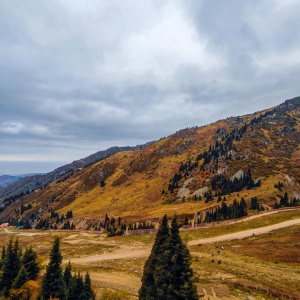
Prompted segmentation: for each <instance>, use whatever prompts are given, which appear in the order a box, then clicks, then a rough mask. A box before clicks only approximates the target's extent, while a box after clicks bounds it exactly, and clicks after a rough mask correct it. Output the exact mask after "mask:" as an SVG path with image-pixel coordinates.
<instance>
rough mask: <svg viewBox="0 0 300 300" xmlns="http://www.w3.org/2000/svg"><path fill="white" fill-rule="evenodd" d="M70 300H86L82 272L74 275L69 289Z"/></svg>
mask: <svg viewBox="0 0 300 300" xmlns="http://www.w3.org/2000/svg"><path fill="white" fill-rule="evenodd" d="M68 299H69V300H86V299H87V298H86V297H85V289H84V282H83V278H82V276H81V275H80V273H78V274H75V275H74V276H73V277H72V280H71V283H70V289H69V296H68Z"/></svg>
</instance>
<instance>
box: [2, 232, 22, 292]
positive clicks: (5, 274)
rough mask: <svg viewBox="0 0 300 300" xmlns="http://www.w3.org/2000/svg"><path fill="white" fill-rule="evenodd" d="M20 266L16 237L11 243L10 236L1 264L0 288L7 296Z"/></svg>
mask: <svg viewBox="0 0 300 300" xmlns="http://www.w3.org/2000/svg"><path fill="white" fill-rule="evenodd" d="M20 268H21V258H20V248H19V241H18V239H16V240H15V242H14V243H13V240H12V238H10V240H9V243H8V245H7V249H6V254H5V257H4V261H3V265H2V275H1V281H0V289H1V290H2V291H3V292H4V295H5V296H8V294H9V290H10V289H11V286H12V284H13V282H14V280H15V278H16V277H17V275H18V273H19V271H20Z"/></svg>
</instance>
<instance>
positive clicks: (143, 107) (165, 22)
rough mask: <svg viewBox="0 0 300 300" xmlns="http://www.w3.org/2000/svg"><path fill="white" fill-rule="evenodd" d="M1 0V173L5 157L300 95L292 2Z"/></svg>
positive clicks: (126, 135)
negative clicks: (71, 0) (69, 1)
mask: <svg viewBox="0 0 300 300" xmlns="http://www.w3.org/2000/svg"><path fill="white" fill-rule="evenodd" d="M0 6H1V10H0V20H1V21H0V34H1V40H0V111H1V114H0V161H2V163H1V164H0V168H2V171H1V170H0V173H3V172H4V173H5V172H6V173H10V170H9V162H11V164H12V165H13V162H14V167H12V169H13V168H14V169H16V168H15V166H16V161H18V162H20V165H21V162H22V161H23V162H26V164H27V165H28V162H29V161H32V162H34V161H39V162H40V163H41V164H42V163H43V164H44V166H46V164H47V162H49V161H50V162H51V163H52V164H51V166H52V165H53V162H55V161H57V163H58V162H69V161H72V160H74V159H78V158H80V157H83V156H86V155H89V154H91V153H93V152H96V151H98V150H100V149H105V148H107V147H109V146H113V145H120V146H121V145H133V144H138V143H143V142H146V141H149V140H153V139H158V138H160V137H162V136H167V135H169V134H171V133H173V132H175V131H176V130H178V129H180V128H184V127H187V126H193V125H204V124H207V123H210V122H213V121H216V120H217V119H219V118H226V117H228V116H231V115H240V114H245V113H250V112H253V111H257V110H260V109H264V108H267V107H271V106H274V105H276V104H278V103H280V102H282V101H283V100H285V99H288V98H292V97H294V96H297V95H299V84H298V78H299V77H300V74H299V73H300V71H299V70H300V68H299V66H300V56H299V52H300V51H299V50H300V36H299V35H300V33H299V30H298V28H300V21H299V17H298V16H299V12H300V4H299V2H298V1H294V0H289V1H268V0H265V1H251V2H241V1H234V0H231V1H226V2H220V1H214V0H212V1H183V0H182V1H181V0H177V1H164V2H163V3H161V2H160V1H150V0H148V1H147V0H146V1H138V0H136V1H121V2H120V1H108V2H99V1H96V0H91V1H88V2H87V1H83V0H78V1H73V2H72V5H71V4H70V3H68V2H66V1H59V0H56V1H43V2H40V1H36V0H28V1H21V0H19V1H14V2H11V1H5V0H0ZM26 164H24V166H25V165H26ZM45 171H49V170H48V169H47V170H46V169H45ZM24 172H25V173H26V172H27V171H26V168H24Z"/></svg>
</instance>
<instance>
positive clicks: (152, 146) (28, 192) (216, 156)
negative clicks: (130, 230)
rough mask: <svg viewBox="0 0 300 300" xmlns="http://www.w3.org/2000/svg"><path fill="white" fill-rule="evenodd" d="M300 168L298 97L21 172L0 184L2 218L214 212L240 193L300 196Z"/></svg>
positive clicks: (261, 198) (277, 202)
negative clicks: (23, 174) (41, 172)
mask: <svg viewBox="0 0 300 300" xmlns="http://www.w3.org/2000/svg"><path fill="white" fill-rule="evenodd" d="M183 109H184V108H183ZM299 170H300V97H297V98H294V99H291V100H286V101H285V102H284V103H282V104H280V105H278V106H276V107H272V108H268V109H265V110H263V111H260V112H255V113H251V114H247V115H244V116H237V117H229V118H226V119H223V120H219V121H216V122H215V123H212V124H209V125H206V126H201V127H197V126H195V127H192V128H186V129H182V130H179V131H178V132H176V133H174V134H172V135H170V136H168V137H166V138H163V139H161V140H159V141H155V142H151V143H147V144H145V145H140V146H135V147H112V148H109V149H107V150H105V151H99V152H97V153H95V154H93V155H90V156H88V157H86V158H84V159H80V160H77V161H74V162H72V163H71V164H68V165H65V166H62V167H60V168H57V169H55V170H54V171H52V172H50V173H47V174H44V175H35V176H29V177H25V178H23V179H20V180H18V181H16V182H14V183H12V184H10V185H9V186H7V187H4V188H1V189H0V221H1V220H2V221H5V220H7V219H8V218H14V219H16V218H18V219H20V218H21V219H23V220H26V219H31V220H32V221H34V220H39V221H41V220H47V222H55V220H58V218H57V213H58V214H59V215H62V214H64V215H66V214H67V213H68V212H70V211H72V216H73V222H74V224H75V225H76V228H81V229H85V228H87V227H89V228H90V226H98V225H97V224H99V220H100V219H103V218H104V216H105V215H106V214H108V215H109V216H110V217H111V216H114V217H115V218H118V217H120V218H121V219H122V220H125V221H126V222H127V223H128V222H132V221H138V220H158V219H159V218H161V217H162V216H163V215H164V214H168V215H173V214H174V213H176V214H178V215H179V216H189V217H190V218H192V217H193V216H194V214H195V213H197V214H198V215H203V216H205V215H206V216H208V217H210V218H215V217H216V212H217V210H218V207H221V204H222V203H223V202H225V201H226V202H225V203H227V204H228V205H230V204H233V203H234V200H235V199H237V200H238V201H239V200H241V199H242V198H243V199H244V200H245V202H246V203H247V205H248V207H250V206H251V205H253V203H254V202H253V201H255V203H256V204H255V205H256V206H257V207H259V208H261V207H262V208H263V209H271V208H273V207H278V206H279V207H280V206H287V205H289V203H292V202H291V201H294V202H293V203H298V202H297V201H298V200H293V199H298V198H300V171H299ZM253 199H255V200H253ZM252 202H253V203H252ZM224 207H225V206H224ZM54 212H55V213H54ZM205 212H206V213H205ZM207 212H209V213H207ZM214 214H215V215H214ZM53 216H56V217H55V218H54V217H53ZM218 216H220V214H219V215H218ZM51 220H52V221H51ZM83 220H89V222H90V224H89V226H87V224H86V222H83ZM58 221H59V220H58ZM92 222H94V223H95V224H92ZM57 226H58V227H59V226H62V223H57Z"/></svg>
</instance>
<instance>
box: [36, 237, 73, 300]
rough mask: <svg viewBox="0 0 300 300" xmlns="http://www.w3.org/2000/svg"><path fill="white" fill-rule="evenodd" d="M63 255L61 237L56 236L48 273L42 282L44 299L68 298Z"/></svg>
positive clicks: (61, 299) (63, 299) (62, 299)
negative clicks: (60, 244) (60, 245)
mask: <svg viewBox="0 0 300 300" xmlns="http://www.w3.org/2000/svg"><path fill="white" fill-rule="evenodd" d="M61 262H62V255H61V253H60V247H59V238H55V240H54V244H53V247H52V250H51V252H50V262H49V264H48V266H47V270H46V274H45V276H44V279H43V283H42V292H41V293H42V296H43V299H44V300H46V299H47V300H48V299H50V297H52V298H59V299H60V300H66V299H67V291H66V285H65V282H64V279H63V274H62V268H61Z"/></svg>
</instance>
